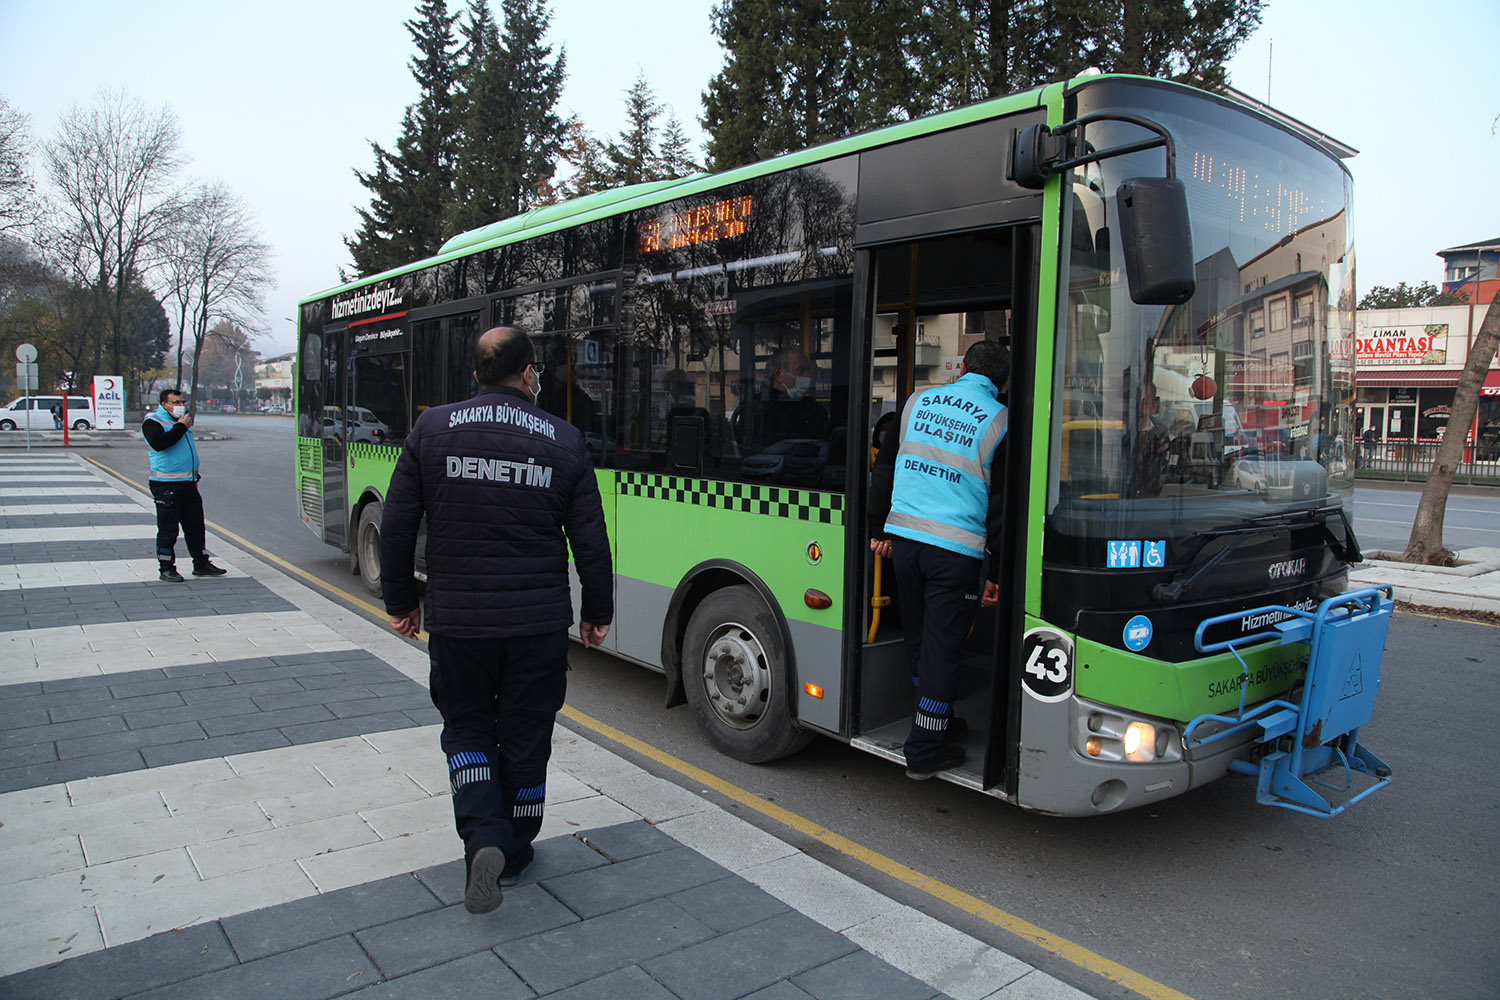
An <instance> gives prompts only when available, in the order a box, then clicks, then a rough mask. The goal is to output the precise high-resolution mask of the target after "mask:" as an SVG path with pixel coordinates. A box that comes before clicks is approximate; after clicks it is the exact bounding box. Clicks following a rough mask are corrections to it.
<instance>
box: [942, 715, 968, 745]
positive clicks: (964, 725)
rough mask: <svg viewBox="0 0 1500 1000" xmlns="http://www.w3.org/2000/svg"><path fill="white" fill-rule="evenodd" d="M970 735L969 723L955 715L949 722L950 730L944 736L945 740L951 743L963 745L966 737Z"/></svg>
mask: <svg viewBox="0 0 1500 1000" xmlns="http://www.w3.org/2000/svg"><path fill="white" fill-rule="evenodd" d="M968 735H969V722H968V720H967V719H965V718H963V717H962V716H959V715H955V716H953V718H951V719H949V720H948V730H947V732H945V733H944V734H943V739H945V740H947V741H948V742H949V743H962V742H963V741H964V737H965V736H968Z"/></svg>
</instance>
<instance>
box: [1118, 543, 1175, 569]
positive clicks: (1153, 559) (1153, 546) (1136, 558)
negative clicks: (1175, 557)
mask: <svg viewBox="0 0 1500 1000" xmlns="http://www.w3.org/2000/svg"><path fill="white" fill-rule="evenodd" d="M1104 544H1105V546H1106V551H1105V565H1106V566H1107V567H1108V568H1110V569H1140V568H1141V567H1143V566H1144V567H1145V568H1146V569H1161V568H1162V567H1163V566H1165V565H1166V564H1167V540H1166V539H1165V538H1163V539H1162V540H1161V541H1158V542H1149V541H1147V542H1143V541H1140V540H1139V539H1135V538H1126V539H1119V540H1113V539H1112V540H1110V541H1107V542H1105V543H1104Z"/></svg>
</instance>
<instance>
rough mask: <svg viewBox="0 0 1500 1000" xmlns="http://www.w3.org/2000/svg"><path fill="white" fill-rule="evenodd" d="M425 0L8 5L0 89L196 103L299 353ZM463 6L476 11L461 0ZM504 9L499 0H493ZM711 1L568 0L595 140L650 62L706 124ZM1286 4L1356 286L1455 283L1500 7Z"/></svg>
mask: <svg viewBox="0 0 1500 1000" xmlns="http://www.w3.org/2000/svg"><path fill="white" fill-rule="evenodd" d="M416 6H417V4H416V0H359V2H351V0H303V2H300V3H292V2H289V0H258V2H255V3H241V2H238V0H221V2H219V3H202V2H201V0H200V2H193V3H189V2H185V0H136V2H134V3H119V2H118V0H114V2H101V0H0V94H4V95H5V97H6V99H7V100H8V101H10V103H11V104H12V105H13V106H15V107H16V108H17V109H19V110H20V111H22V112H24V113H26V114H28V115H30V116H31V126H32V132H33V134H34V135H35V136H36V137H37V138H39V139H45V138H47V137H49V136H50V135H51V134H52V130H53V128H54V125H55V123H56V121H57V119H58V116H59V115H60V114H61V113H63V112H64V111H65V110H67V109H68V108H69V107H71V106H72V105H75V104H83V105H87V104H90V103H92V102H93V101H94V100H95V98H96V96H97V95H98V93H99V91H100V89H101V88H121V87H123V88H125V89H126V90H127V91H128V92H129V93H130V94H131V95H132V96H134V97H137V98H140V99H141V100H142V101H144V102H145V103H147V104H148V105H149V106H152V107H159V106H161V105H163V104H167V105H170V106H171V108H172V110H173V111H174V112H175V113H176V114H177V116H178V118H179V120H180V123H181V127H182V136H183V147H184V151H185V152H186V153H188V154H189V155H190V156H191V158H192V159H191V163H190V165H189V167H188V174H190V175H191V176H193V177H195V178H200V179H205V180H222V181H225V182H226V183H228V184H229V186H230V187H231V188H233V189H234V190H235V191H236V192H237V193H239V194H240V195H241V196H243V197H244V198H245V200H246V201H247V202H248V203H249V204H250V206H251V208H252V209H253V210H254V211H255V213H256V214H257V216H258V217H259V219H260V222H261V226H262V229H263V231H264V235H265V238H266V241H267V242H268V243H269V244H270V245H271V246H272V247H273V248H274V250H275V254H276V256H275V261H274V268H275V274H276V284H275V287H274V288H272V289H271V290H270V292H269V294H268V295H267V299H266V313H265V320H264V323H263V327H264V335H263V336H262V337H260V338H258V340H257V347H258V348H259V349H260V350H261V352H262V354H265V355H267V356H269V355H272V354H276V353H279V352H284V351H288V350H291V348H292V345H293V337H294V334H293V328H292V324H291V323H290V322H289V321H288V319H287V318H288V317H292V316H294V315H295V312H294V310H295V308H296V303H297V301H298V300H299V299H301V298H303V297H305V296H307V295H309V294H311V293H313V292H317V291H320V290H322V289H324V288H327V287H329V286H331V285H333V284H336V283H337V278H338V269H339V267H340V266H341V265H347V263H348V260H349V257H348V252H347V251H346V249H345V247H344V245H343V242H342V238H343V237H344V236H345V235H348V234H350V233H352V232H353V231H354V230H355V229H356V228H357V225H358V219H357V218H356V216H355V211H354V210H355V206H357V205H364V204H367V202H368V192H366V191H365V189H364V188H363V187H361V186H360V185H359V184H358V182H357V181H356V180H355V179H354V174H353V168H355V167H359V168H361V169H368V168H369V167H370V166H371V165H372V163H373V160H372V157H371V154H370V148H369V142H370V141H371V140H374V141H378V142H380V143H381V144H382V145H385V146H387V147H389V146H390V145H391V144H392V143H393V141H394V139H395V137H396V133H397V131H398V129H399V127H400V122H401V114H402V110H403V109H404V108H405V106H406V105H407V104H409V103H411V102H412V101H413V100H414V99H415V97H416V84H415V83H414V82H413V80H412V78H411V73H410V71H409V69H408V67H407V63H408V61H409V60H410V58H411V56H412V46H411V39H410V36H409V35H408V34H407V32H406V30H405V28H404V27H403V26H402V22H403V21H405V20H406V19H408V18H410V17H412V16H413V14H414V11H415V9H416ZM449 6H450V9H456V8H459V7H461V6H464V4H463V3H462V0H450V2H449ZM491 6H492V7H497V6H498V2H497V0H491ZM711 6H712V3H711V0H656V2H655V3H652V4H650V5H648V6H635V7H632V6H629V5H624V4H620V3H618V2H606V0H554V2H553V9H554V18H553V24H552V38H553V40H554V42H555V43H558V44H562V45H564V46H566V49H567V54H568V80H567V85H566V88H565V90H564V93H563V105H564V108H565V110H567V111H568V112H573V113H577V114H578V115H579V116H580V117H581V118H582V119H583V120H584V121H585V123H587V125H588V126H589V127H590V128H591V129H592V130H593V131H594V132H596V133H601V132H602V133H608V134H613V133H615V132H617V131H618V130H619V129H620V128H622V127H623V124H624V108H623V104H622V102H621V97H622V95H623V92H624V90H625V89H626V88H627V87H629V86H630V84H631V82H632V81H633V80H634V79H635V76H636V74H637V73H638V72H640V71H644V72H645V73H646V76H647V78H648V79H649V80H650V82H651V84H652V85H653V86H654V87H655V89H656V91H657V93H658V95H659V96H660V97H661V99H662V100H664V101H665V102H667V103H668V104H670V105H671V106H672V107H673V109H674V110H675V111H676V113H677V115H678V117H680V118H681V119H682V120H683V122H684V124H685V125H686V126H687V127H688V130H689V132H690V134H693V135H695V136H701V132H700V130H699V129H698V127H697V122H696V119H697V116H698V115H699V113H700V112H701V105H700V103H699V95H700V94H701V92H702V90H703V87H704V85H705V84H706V83H707V81H708V78H709V77H710V76H711V75H713V73H714V72H715V71H716V70H717V69H718V67H719V65H720V63H721V61H722V53H721V52H720V50H719V47H718V43H717V41H716V40H715V39H714V36H713V34H712V32H711V31H710V30H709V9H710V8H711ZM1420 10H1421V8H1418V7H1417V6H1416V5H1414V4H1411V3H1394V2H1389V0H1362V2H1361V0H1271V2H1270V3H1268V4H1267V8H1266V16H1265V21H1264V24H1263V25H1262V27H1261V29H1260V31H1259V32H1258V33H1257V34H1256V35H1255V36H1254V37H1253V38H1252V39H1251V40H1250V41H1249V42H1248V43H1247V44H1246V45H1245V46H1244V48H1243V49H1242V50H1241V52H1240V54H1239V55H1238V56H1237V57H1236V59H1235V60H1234V62H1233V63H1232V64H1231V73H1232V76H1231V82H1232V83H1233V85H1234V86H1236V87H1238V88H1239V89H1241V90H1244V91H1245V92H1247V93H1249V94H1251V95H1252V96H1254V97H1256V98H1258V99H1262V100H1264V99H1265V98H1266V95H1267V85H1268V62H1269V92H1270V103H1271V104H1273V105H1275V106H1276V107H1278V108H1280V109H1281V110H1283V111H1285V112H1286V113H1288V114H1290V115H1292V116H1293V117H1295V118H1298V119H1301V120H1302V121H1305V122H1307V123H1308V124H1310V125H1313V126H1315V127H1317V128H1319V129H1321V130H1323V131H1324V132H1326V133H1328V134H1329V135H1332V136H1334V137H1335V138H1337V139H1339V140H1341V141H1343V142H1345V143H1347V144H1349V145H1351V146H1353V147H1355V148H1356V149H1358V150H1359V151H1360V152H1359V155H1358V156H1357V157H1355V158H1354V159H1353V160H1351V161H1350V162H1349V167H1350V169H1351V170H1352V171H1353V174H1354V178H1355V199H1356V200H1355V219H1356V226H1357V229H1356V237H1355V238H1356V246H1357V248H1358V251H1357V252H1358V258H1357V268H1358V271H1357V282H1358V287H1359V289H1360V292H1361V294H1363V292H1364V291H1365V290H1367V289H1369V288H1370V287H1371V286H1373V285H1389V284H1395V283H1396V282H1398V281H1410V282H1419V281H1433V282H1437V281H1438V280H1440V279H1441V277H1442V273H1441V261H1440V260H1439V259H1438V258H1437V257H1435V256H1434V254H1435V253H1436V251H1438V250H1441V249H1444V248H1446V247H1450V246H1456V245H1460V244H1464V243H1471V242H1475V241H1478V240H1483V239H1490V238H1494V237H1500V200H1497V199H1496V197H1495V190H1494V189H1495V183H1496V177H1497V176H1500V134H1497V128H1496V126H1495V119H1496V118H1497V116H1500V88H1497V87H1496V86H1495V85H1494V82H1493V80H1494V76H1493V71H1492V70H1491V69H1489V67H1492V66H1493V64H1494V56H1493V52H1492V49H1493V47H1494V44H1495V40H1496V38H1497V37H1500V3H1496V2H1495V0H1449V2H1446V3H1443V4H1434V5H1432V6H1431V7H1429V8H1426V10H1428V11H1430V12H1431V14H1432V17H1430V18H1428V19H1425V20H1424V19H1422V18H1421V16H1420V13H1416V16H1414V12H1419V11H1420Z"/></svg>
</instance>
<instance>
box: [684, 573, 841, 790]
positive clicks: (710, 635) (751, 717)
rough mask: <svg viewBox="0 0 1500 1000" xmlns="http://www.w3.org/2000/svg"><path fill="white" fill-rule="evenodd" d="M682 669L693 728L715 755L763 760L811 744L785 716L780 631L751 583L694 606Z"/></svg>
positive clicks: (809, 737)
mask: <svg viewBox="0 0 1500 1000" xmlns="http://www.w3.org/2000/svg"><path fill="white" fill-rule="evenodd" d="M682 674H683V678H682V679H683V686H684V688H685V693H686V695H687V700H688V704H689V705H690V706H692V710H693V715H694V717H695V718H696V720H697V722H698V728H699V729H700V730H701V731H702V732H703V735H704V737H705V738H706V739H707V740H708V742H709V743H710V744H711V745H712V746H713V747H714V748H715V749H716V750H718V751H720V752H721V753H724V754H727V755H729V756H730V757H733V758H735V759H736V760H742V761H744V762H745V763H747V764H762V763H765V762H766V761H771V760H777V759H778V758H781V757H785V756H787V755H788V754H791V753H795V752H796V751H798V750H800V749H802V748H803V747H805V746H807V744H808V743H809V742H811V740H812V735H811V734H810V733H807V732H804V731H802V730H800V729H798V728H797V725H796V723H795V722H794V721H793V719H792V713H791V704H790V695H789V686H788V683H787V666H786V646H785V643H784V641H783V639H782V635H781V629H780V628H779V627H778V626H777V624H776V619H775V618H774V617H772V615H771V612H770V610H769V609H768V608H767V607H766V605H765V602H763V601H762V600H761V599H760V597H759V596H757V595H756V593H755V591H754V590H752V589H751V588H749V587H726V588H725V589H723V590H719V591H715V592H714V593H712V594H710V595H709V596H708V597H706V598H704V600H703V603H702V604H700V605H698V607H697V609H696V610H694V611H693V616H692V617H691V618H690V619H688V627H687V633H686V635H685V636H684V640H683V651H682Z"/></svg>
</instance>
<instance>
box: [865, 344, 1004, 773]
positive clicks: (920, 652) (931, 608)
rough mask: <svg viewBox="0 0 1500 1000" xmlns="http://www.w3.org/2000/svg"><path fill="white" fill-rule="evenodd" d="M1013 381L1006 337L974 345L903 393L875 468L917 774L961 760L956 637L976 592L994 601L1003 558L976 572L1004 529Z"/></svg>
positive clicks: (912, 769)
mask: <svg viewBox="0 0 1500 1000" xmlns="http://www.w3.org/2000/svg"><path fill="white" fill-rule="evenodd" d="M1009 381H1010V353H1009V352H1008V351H1006V349H1005V348H1003V347H1001V346H1000V345H999V344H997V343H995V342H994V341H989V340H983V341H980V342H979V343H977V344H975V345H974V346H972V347H970V348H969V350H968V352H967V353H965V354H964V360H963V365H962V367H961V368H960V369H959V378H958V381H956V382H954V383H953V384H951V385H942V386H934V387H932V388H930V389H925V390H923V391H922V392H919V393H916V394H915V395H913V396H912V397H911V398H910V399H909V400H908V401H907V403H906V407H905V409H904V410H903V411H902V414H901V420H900V421H899V422H898V423H897V424H896V425H895V427H894V428H893V429H892V432H888V433H887V435H886V439H885V441H884V442H883V443H882V445H881V450H880V454H879V455H878V456H877V458H876V462H875V469H874V472H873V473H872V483H871V489H870V535H871V538H870V549H871V551H873V552H875V553H876V554H877V555H881V556H887V557H889V558H891V559H892V560H893V561H894V562H895V567H896V592H897V594H898V595H899V596H900V598H901V627H902V630H903V632H904V633H905V638H906V648H907V655H908V656H909V657H910V659H911V664H912V679H913V682H914V683H915V684H916V687H917V708H916V712H915V715H914V717H913V719H912V726H911V731H910V733H909V735H908V736H907V738H906V747H905V750H906V774H907V777H909V778H915V779H917V780H919V781H921V780H925V779H927V778H930V777H932V776H933V775H934V774H937V773H938V772H939V771H943V770H947V769H948V768H952V767H957V766H958V765H960V764H962V763H963V762H964V751H963V747H961V746H959V745H958V740H959V739H961V738H962V733H960V732H958V730H959V729H960V728H961V726H962V723H961V721H959V722H956V721H955V720H954V716H953V703H954V700H955V698H956V697H957V693H958V664H959V647H960V645H961V644H962V642H963V640H964V638H965V637H966V636H967V635H968V634H969V629H970V627H971V626H972V625H973V622H974V615H975V614H976V613H977V611H978V609H979V606H980V604H981V602H982V603H983V605H984V606H985V607H994V606H995V604H997V603H998V601H999V592H1000V588H999V585H998V583H997V582H996V581H997V580H998V579H999V570H998V567H997V566H995V565H994V564H993V562H992V563H991V566H990V571H989V579H988V580H983V581H981V569H982V567H983V565H984V557H985V553H986V551H987V550H989V551H993V550H994V549H995V548H996V546H995V544H994V542H995V541H997V540H998V537H999V531H1000V524H999V517H998V515H999V511H1000V504H999V502H998V498H997V497H996V494H997V493H998V492H999V485H1000V483H999V480H1000V475H999V471H1000V470H998V469H995V468H994V463H995V455H996V452H997V450H998V449H999V446H1000V442H1001V441H1002V440H1003V439H1004V438H1005V429H1006V424H1007V413H1006V408H1005V406H1004V405H1003V404H1002V403H1001V402H1000V393H1001V392H1002V390H1004V389H1005V387H1006V385H1007V383H1008V382H1009ZM981 585H982V592H983V597H982V598H981Z"/></svg>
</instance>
